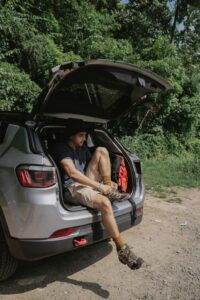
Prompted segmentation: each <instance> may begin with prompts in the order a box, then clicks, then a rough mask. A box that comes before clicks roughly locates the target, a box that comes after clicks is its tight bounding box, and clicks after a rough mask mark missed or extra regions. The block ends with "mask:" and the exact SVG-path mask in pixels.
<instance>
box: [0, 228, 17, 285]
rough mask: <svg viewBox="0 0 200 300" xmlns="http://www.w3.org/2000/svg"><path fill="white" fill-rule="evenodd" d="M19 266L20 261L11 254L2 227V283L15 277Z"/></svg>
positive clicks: (0, 240)
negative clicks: (12, 276)
mask: <svg viewBox="0 0 200 300" xmlns="http://www.w3.org/2000/svg"><path fill="white" fill-rule="evenodd" d="M17 266H18V260H17V259H16V258H14V257H13V256H12V255H11V254H10V252H9V249H8V246H7V243H6V239H5V236H4V233H3V229H2V227H1V225H0V281H3V280H6V279H8V278H9V277H10V276H11V275H13V274H14V273H15V271H16V269H17Z"/></svg>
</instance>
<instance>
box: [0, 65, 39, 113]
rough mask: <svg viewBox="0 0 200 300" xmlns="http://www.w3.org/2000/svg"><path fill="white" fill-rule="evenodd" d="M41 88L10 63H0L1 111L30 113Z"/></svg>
mask: <svg viewBox="0 0 200 300" xmlns="http://www.w3.org/2000/svg"><path fill="white" fill-rule="evenodd" d="M39 92H40V88H39V87H38V86H37V85H36V84H35V83H34V82H33V81H31V79H30V77H29V76H28V75H27V74H25V73H24V72H22V71H20V70H19V69H18V68H17V67H15V66H14V65H11V64H9V63H0V110H5V111H11V110H12V111H23V112H30V111H31V108H32V104H33V102H34V101H35V99H36V97H37V96H38V94H39Z"/></svg>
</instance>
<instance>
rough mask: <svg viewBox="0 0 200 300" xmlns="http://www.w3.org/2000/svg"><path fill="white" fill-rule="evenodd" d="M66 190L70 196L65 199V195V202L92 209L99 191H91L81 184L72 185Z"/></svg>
mask: <svg viewBox="0 0 200 300" xmlns="http://www.w3.org/2000/svg"><path fill="white" fill-rule="evenodd" d="M68 190H69V192H70V194H71V197H70V199H69V197H67V193H66V194H65V197H66V200H67V198H68V199H69V202H70V203H72V204H75V205H78V204H82V205H85V206H89V207H91V208H94V205H93V203H94V200H95V197H96V195H98V194H99V191H97V190H94V189H92V188H91V187H89V186H86V185H83V184H81V183H77V182H76V183H72V184H71V185H70V186H69V187H68Z"/></svg>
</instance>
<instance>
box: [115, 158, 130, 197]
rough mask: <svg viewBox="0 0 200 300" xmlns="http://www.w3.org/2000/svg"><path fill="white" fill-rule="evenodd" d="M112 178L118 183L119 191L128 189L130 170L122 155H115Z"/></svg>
mask: <svg viewBox="0 0 200 300" xmlns="http://www.w3.org/2000/svg"><path fill="white" fill-rule="evenodd" d="M112 179H113V181H115V182H116V183H117V184H118V189H119V191H121V192H126V191H127V187H128V172H127V169H126V165H125V161H124V158H123V156H122V155H119V154H116V155H115V158H114V161H113V163H112Z"/></svg>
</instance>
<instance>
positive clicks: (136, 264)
mask: <svg viewBox="0 0 200 300" xmlns="http://www.w3.org/2000/svg"><path fill="white" fill-rule="evenodd" d="M118 258H119V261H120V262H121V263H122V264H124V265H127V266H128V267H129V268H130V269H132V270H135V269H139V268H140V267H141V266H142V264H143V262H144V260H143V259H142V258H141V257H138V256H136V255H135V253H134V252H133V251H132V250H131V248H130V247H129V246H128V245H127V244H125V245H124V246H123V247H122V248H121V249H120V250H118Z"/></svg>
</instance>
